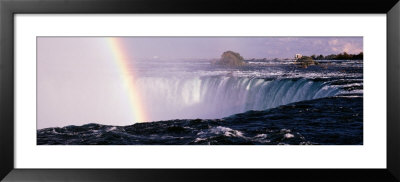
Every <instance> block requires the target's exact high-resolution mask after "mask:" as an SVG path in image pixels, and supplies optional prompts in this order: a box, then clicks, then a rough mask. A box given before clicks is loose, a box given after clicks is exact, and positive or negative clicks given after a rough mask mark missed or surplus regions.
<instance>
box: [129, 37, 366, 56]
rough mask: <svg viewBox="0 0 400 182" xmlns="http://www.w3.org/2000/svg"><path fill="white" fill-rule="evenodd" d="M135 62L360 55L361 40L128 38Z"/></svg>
mask: <svg viewBox="0 0 400 182" xmlns="http://www.w3.org/2000/svg"><path fill="white" fill-rule="evenodd" d="M124 42H125V45H127V47H128V50H131V51H132V56H134V58H153V57H158V58H163V59H174V58H218V57H219V56H220V55H221V54H222V52H224V51H227V50H232V51H235V52H239V53H240V54H241V55H242V56H243V57H245V58H291V57H293V56H294V55H295V54H297V53H300V54H303V55H312V54H318V55H319V54H323V55H328V54H337V53H341V52H344V51H346V52H347V53H356V54H358V53H360V52H361V51H362V50H363V39H362V37H264V38H258V37H252V38H251V37H239V38H234V37H225V38H221V37H220V38H218V37H203V38H190V37H186V38H176V37H172V38H167V37H166V38H161V37H144V38H139V37H132V38H125V40H124Z"/></svg>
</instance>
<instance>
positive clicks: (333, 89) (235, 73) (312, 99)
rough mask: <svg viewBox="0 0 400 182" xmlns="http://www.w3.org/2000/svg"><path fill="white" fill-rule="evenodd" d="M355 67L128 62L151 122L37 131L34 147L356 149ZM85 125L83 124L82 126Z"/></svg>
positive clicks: (358, 101) (358, 64)
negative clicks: (335, 146) (294, 146)
mask: <svg viewBox="0 0 400 182" xmlns="http://www.w3.org/2000/svg"><path fill="white" fill-rule="evenodd" d="M362 65H363V63H362V61H321V64H320V65H318V66H310V67H308V68H301V67H298V66H296V65H294V64H292V62H289V61H258V62H257V61H253V62H249V63H248V64H247V66H244V67H241V68H225V67H218V66H216V65H213V64H210V63H209V62H207V61H148V60H147V61H144V62H139V63H136V69H137V70H135V71H137V72H138V73H140V74H139V75H141V76H140V77H139V78H137V79H136V80H135V84H136V86H137V89H138V90H139V92H140V93H141V96H142V99H143V100H144V101H145V102H146V104H145V106H144V107H145V110H147V111H149V112H150V114H149V116H150V119H151V121H154V122H147V123H136V124H133V125H130V126H108V125H100V124H87V125H83V126H66V127H62V128H46V129H40V130H38V131H37V136H38V138H37V143H38V144H39V145H41V144H69V145H79V144H145V145H147V144H161V145H163V144H271V145H276V144H338V145H354V144H357V145H359V144H363V140H362V139H363V97H362V95H363V92H362V88H363V81H362V80H363V76H362V70H363V66H362ZM88 123H90V122H88Z"/></svg>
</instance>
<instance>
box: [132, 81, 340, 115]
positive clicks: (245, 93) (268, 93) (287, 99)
mask: <svg viewBox="0 0 400 182" xmlns="http://www.w3.org/2000/svg"><path fill="white" fill-rule="evenodd" d="M135 84H137V87H138V88H139V89H140V93H141V94H142V95H141V96H142V98H143V101H144V102H145V103H144V105H145V106H144V107H146V111H147V113H148V114H149V116H150V118H151V120H153V121H159V120H169V119H194V118H201V119H215V118H222V117H226V116H229V115H232V114H237V113H242V112H245V111H248V110H265V109H269V108H274V107H277V106H279V105H285V104H288V103H292V102H297V101H302V100H310V99H316V98H322V97H328V96H333V95H335V94H337V93H338V91H339V90H338V89H337V88H335V87H333V86H330V85H328V84H326V83H324V82H317V81H312V80H308V79H296V80H295V79H275V80H265V79H260V78H244V77H229V76H202V77H189V78H185V77H171V78H168V77H141V78H139V79H138V80H136V83H135Z"/></svg>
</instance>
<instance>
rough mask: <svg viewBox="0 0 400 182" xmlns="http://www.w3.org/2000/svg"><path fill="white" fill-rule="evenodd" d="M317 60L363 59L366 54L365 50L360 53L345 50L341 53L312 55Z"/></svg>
mask: <svg viewBox="0 0 400 182" xmlns="http://www.w3.org/2000/svg"><path fill="white" fill-rule="evenodd" d="M311 57H312V58H313V59H315V60H363V59H364V54H363V52H360V53H359V54H348V53H347V52H343V53H340V54H330V55H327V56H323V55H319V56H317V57H316V56H315V55H312V56H311Z"/></svg>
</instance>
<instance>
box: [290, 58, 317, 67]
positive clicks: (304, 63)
mask: <svg viewBox="0 0 400 182" xmlns="http://www.w3.org/2000/svg"><path fill="white" fill-rule="evenodd" d="M314 58H315V55H312V56H311V57H308V56H303V57H301V58H299V59H297V60H296V62H295V63H296V64H299V65H300V66H301V67H303V68H307V67H308V66H311V65H318V64H319V63H318V62H317V61H315V60H314Z"/></svg>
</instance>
